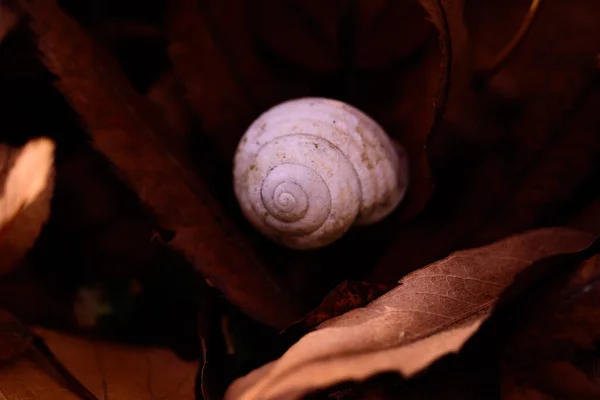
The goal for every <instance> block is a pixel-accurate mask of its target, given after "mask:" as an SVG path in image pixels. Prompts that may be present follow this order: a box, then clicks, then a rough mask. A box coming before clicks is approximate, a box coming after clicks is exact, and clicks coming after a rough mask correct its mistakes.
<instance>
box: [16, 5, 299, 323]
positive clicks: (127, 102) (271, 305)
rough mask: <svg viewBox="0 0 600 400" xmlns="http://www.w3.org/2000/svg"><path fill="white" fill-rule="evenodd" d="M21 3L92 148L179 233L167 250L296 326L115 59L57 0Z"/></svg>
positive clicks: (267, 317)
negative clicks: (88, 137)
mask: <svg viewBox="0 0 600 400" xmlns="http://www.w3.org/2000/svg"><path fill="white" fill-rule="evenodd" d="M19 4H20V6H21V7H22V9H23V10H24V11H25V12H26V13H27V14H28V15H29V16H30V18H31V28H32V29H33V31H34V32H35V33H36V34H37V36H38V47H39V49H40V51H41V53H42V55H43V57H42V60H43V62H44V63H45V64H46V66H47V67H48V69H49V70H50V71H51V72H53V73H54V74H55V75H56V76H58V77H59V82H58V84H57V85H58V87H59V89H60V90H61V92H62V93H63V94H64V95H65V97H66V98H67V100H68V101H69V103H70V104H71V106H72V107H73V108H74V109H75V110H76V111H77V112H78V113H79V114H80V115H81V116H82V117H83V120H84V122H85V125H86V128H87V130H88V132H89V134H90V136H91V137H92V139H93V142H92V144H93V146H94V147H96V148H97V149H98V150H99V151H100V152H101V153H102V154H104V155H105V156H106V157H107V158H108V159H109V160H110V161H111V162H112V163H113V164H114V165H115V167H116V169H117V174H118V175H119V176H120V177H122V178H123V179H124V180H125V182H126V183H128V184H129V185H130V186H131V187H132V189H133V190H134V191H135V192H136V194H137V195H138V197H139V198H140V200H141V201H142V203H143V204H144V205H145V206H147V207H148V208H149V209H150V211H152V212H153V213H154V214H155V215H156V217H157V219H158V222H159V223H160V225H161V226H162V227H163V228H165V229H168V230H172V231H174V232H176V235H175V237H174V238H173V240H171V241H170V243H169V245H170V246H172V247H174V248H175V249H176V250H178V251H180V252H181V253H182V254H183V255H184V256H185V257H186V259H187V260H188V261H189V262H190V263H191V264H193V265H194V266H195V267H196V268H197V269H198V270H199V271H200V272H201V273H202V274H203V275H204V276H205V277H207V278H209V279H210V280H211V281H212V282H213V283H214V284H215V285H216V286H217V287H218V288H219V289H220V290H221V291H223V292H224V294H225V295H226V296H227V298H228V299H229V300H230V301H232V302H233V303H234V304H236V305H238V306H239V307H240V308H241V309H243V310H244V311H245V312H247V313H248V314H249V315H251V316H253V317H254V318H256V319H258V320H260V321H262V322H264V323H266V324H269V325H272V326H276V327H280V328H282V327H285V326H287V325H288V324H289V323H291V322H293V321H294V320H297V319H298V318H299V315H298V312H297V311H296V308H295V307H296V306H295V304H294V301H293V300H292V299H291V298H290V297H289V295H288V294H287V293H285V291H284V290H283V289H282V288H280V287H279V286H278V285H277V284H276V283H275V282H274V281H273V280H272V279H271V277H270V275H269V273H268V272H267V271H265V270H264V268H263V267H262V265H261V264H260V262H259V261H257V256H256V255H255V254H253V252H252V249H251V248H249V247H247V246H246V245H245V244H244V240H243V238H242V237H241V235H239V234H238V233H236V232H235V231H234V229H233V226H232V224H231V223H229V222H227V219H226V218H225V216H224V215H222V213H221V211H220V208H219V206H218V204H217V203H216V201H215V200H214V199H213V198H212V196H211V195H210V193H209V192H208V191H207V189H206V188H205V187H204V186H203V185H202V184H201V182H200V181H199V180H198V178H197V177H196V176H195V175H194V174H193V172H192V171H193V169H192V168H191V167H190V166H189V165H190V162H189V160H188V159H187V157H186V156H185V155H184V154H182V153H180V152H179V151H178V150H177V149H176V148H173V147H171V148H170V146H169V145H168V143H167V141H166V140H165V138H168V136H169V130H168V128H166V124H165V123H164V121H162V120H161V119H160V118H158V116H157V115H156V113H154V112H153V109H152V108H151V107H149V104H148V103H147V102H146V100H145V99H144V98H143V97H142V96H140V95H139V94H138V93H136V92H135V91H134V90H133V88H132V87H131V85H130V84H129V82H127V80H126V78H125V77H124V75H123V73H122V71H121V70H120V69H119V67H118V66H117V65H116V62H115V60H113V59H112V58H111V57H110V55H109V54H107V53H106V52H105V51H104V49H102V48H101V47H100V46H99V45H98V44H97V43H95V42H94V41H93V40H92V39H91V38H90V37H89V36H88V35H87V34H86V32H85V31H84V30H83V29H82V28H81V27H80V26H79V25H78V24H77V23H76V22H75V21H73V20H72V19H70V18H69V17H68V16H67V15H65V14H64V13H63V12H62V11H61V9H60V8H59V7H58V6H57V5H56V3H55V2H54V1H53V0H34V1H21V2H19ZM174 205H176V206H174Z"/></svg>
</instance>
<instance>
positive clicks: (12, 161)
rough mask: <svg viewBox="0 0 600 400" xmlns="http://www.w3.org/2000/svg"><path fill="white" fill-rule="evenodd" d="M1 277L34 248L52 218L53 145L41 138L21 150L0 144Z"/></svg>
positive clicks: (30, 142)
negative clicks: (47, 222) (45, 225)
mask: <svg viewBox="0 0 600 400" xmlns="http://www.w3.org/2000/svg"><path fill="white" fill-rule="evenodd" d="M0 184H1V187H0V210H1V211H0V275H3V274H5V273H6V272H8V271H9V270H10V269H12V268H13V267H14V266H15V265H16V263H17V262H18V261H19V260H20V259H21V258H22V257H23V256H24V255H25V253H26V252H27V251H28V250H29V249H30V248H31V247H32V246H33V244H34V243H35V241H36V239H37V237H38V236H39V234H40V231H41V229H42V226H43V225H44V223H45V222H46V221H47V220H48V217H49V216H50V200H51V199H52V192H53V189H54V142H52V141H51V140H49V139H46V138H41V139H34V140H31V141H29V142H28V143H26V144H25V146H23V147H22V148H20V149H16V148H12V147H9V146H6V145H0Z"/></svg>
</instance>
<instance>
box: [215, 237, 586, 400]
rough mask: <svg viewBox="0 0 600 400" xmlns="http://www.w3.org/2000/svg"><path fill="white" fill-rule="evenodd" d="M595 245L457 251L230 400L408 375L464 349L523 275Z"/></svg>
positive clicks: (544, 242)
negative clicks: (535, 266) (546, 261)
mask: <svg viewBox="0 0 600 400" xmlns="http://www.w3.org/2000/svg"><path fill="white" fill-rule="evenodd" d="M594 239H595V236H594V235H591V234H588V233H584V232H580V231H575V230H571V229H567V228H548V229H540V230H536V231H530V232H526V233H524V234H521V235H517V236H513V237H511V238H508V239H505V240H502V241H499V242H496V243H494V244H492V245H489V246H486V247H482V248H478V249H471V250H465V251H460V252H457V253H454V254H452V255H450V256H449V257H447V258H446V259H443V260H441V261H438V262H436V263H433V264H431V265H429V266H427V267H425V268H423V269H421V270H418V271H415V272H413V273H412V274H410V275H408V276H406V277H405V278H403V279H402V280H401V281H400V282H399V286H397V287H396V288H395V289H393V290H392V291H390V292H388V293H387V294H385V295H383V296H381V297H380V298H379V299H377V300H375V301H373V302H372V303H371V304H369V305H368V306H367V307H364V308H359V309H355V310H353V311H351V312H348V313H346V314H344V315H342V316H340V317H337V318H334V319H331V320H329V321H326V322H325V323H323V324H321V325H320V326H319V327H318V328H317V330H316V331H314V332H311V333H309V334H307V335H306V336H304V337H303V338H302V339H301V340H300V341H299V342H297V343H296V344H295V345H294V346H292V347H291V348H290V349H289V350H288V351H287V352H286V353H285V354H284V355H283V356H282V357H281V358H280V359H278V360H276V361H274V362H272V363H270V364H267V365H266V366H264V367H262V368H260V369H258V370H256V371H254V372H252V373H251V374H249V375H247V376H246V377H243V378H241V379H239V380H238V381H236V382H234V383H233V385H232V386H231V387H230V388H229V390H228V393H227V396H226V398H227V399H256V398H261V399H275V398H276V399H295V398H299V397H300V396H302V395H303V394H306V393H308V392H310V391H313V390H315V389H319V388H325V387H328V386H331V385H334V384H336V383H340V382H343V381H347V380H361V379H365V378H368V377H369V376H372V375H374V374H377V373H381V372H387V371H397V372H399V373H401V374H402V375H403V376H405V377H410V376H412V375H414V374H415V373H417V372H419V371H421V370H423V369H424V368H426V367H427V366H428V365H429V364H431V363H432V362H433V361H435V360H436V359H438V358H439V357H441V356H443V355H445V354H448V353H450V352H455V351H458V350H459V349H460V348H461V347H462V345H463V344H464V343H465V342H466V341H467V340H468V339H469V338H470V337H471V336H472V335H473V334H474V333H475V332H476V331H477V329H478V328H479V325H480V324H481V323H482V322H483V321H484V320H485V319H486V318H487V316H488V315H489V314H490V312H491V310H492V307H493V305H494V304H495V302H496V300H497V299H498V298H499V296H500V295H501V293H502V292H503V291H504V289H505V288H507V287H508V286H509V285H510V284H511V283H512V282H513V279H514V277H515V275H516V274H517V273H519V272H520V271H522V270H524V269H525V268H527V267H529V266H531V265H532V264H533V263H534V262H536V261H538V260H541V259H543V258H546V257H548V256H552V255H557V254H566V253H572V252H578V251H581V250H584V249H585V248H587V247H588V246H589V245H590V244H592V242H593V241H594Z"/></svg>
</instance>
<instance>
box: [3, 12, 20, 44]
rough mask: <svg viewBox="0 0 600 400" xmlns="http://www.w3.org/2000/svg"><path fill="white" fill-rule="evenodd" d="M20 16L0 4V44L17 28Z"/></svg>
mask: <svg viewBox="0 0 600 400" xmlns="http://www.w3.org/2000/svg"><path fill="white" fill-rule="evenodd" d="M19 20H20V15H19V14H18V13H15V12H13V11H11V10H9V9H8V8H7V7H5V6H3V5H2V4H0V43H1V42H2V39H4V37H5V36H6V35H8V33H9V32H10V31H11V30H13V28H15V27H16V26H17V24H18V23H19Z"/></svg>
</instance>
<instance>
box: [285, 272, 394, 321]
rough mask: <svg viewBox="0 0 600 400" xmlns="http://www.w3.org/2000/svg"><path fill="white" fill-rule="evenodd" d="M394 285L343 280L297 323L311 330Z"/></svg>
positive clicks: (373, 298) (368, 301)
mask: <svg viewBox="0 0 600 400" xmlns="http://www.w3.org/2000/svg"><path fill="white" fill-rule="evenodd" d="M394 287H396V285H395V284H394V285H392V284H377V283H369V282H360V281H344V282H342V283H340V284H339V285H338V286H336V287H335V288H334V289H333V290H332V291H331V292H330V293H329V294H328V295H327V296H325V298H324V299H323V301H322V302H321V304H319V306H318V307H317V308H315V309H314V310H312V311H311V312H310V313H308V314H307V315H306V316H305V317H304V318H302V321H301V322H299V323H298V324H299V325H300V326H302V328H303V329H305V330H307V331H308V330H311V329H313V328H314V327H316V326H317V325H320V324H321V323H323V322H325V321H327V320H328V319H331V318H334V317H337V316H338V315H342V314H344V313H346V312H348V311H350V310H353V309H355V308H359V307H364V306H366V305H367V304H369V303H370V302H372V301H373V300H375V299H376V298H378V297H379V296H381V295H382V294H384V293H386V292H389V291H390V290H392V289H393V288H394ZM288 329H289V328H288Z"/></svg>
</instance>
